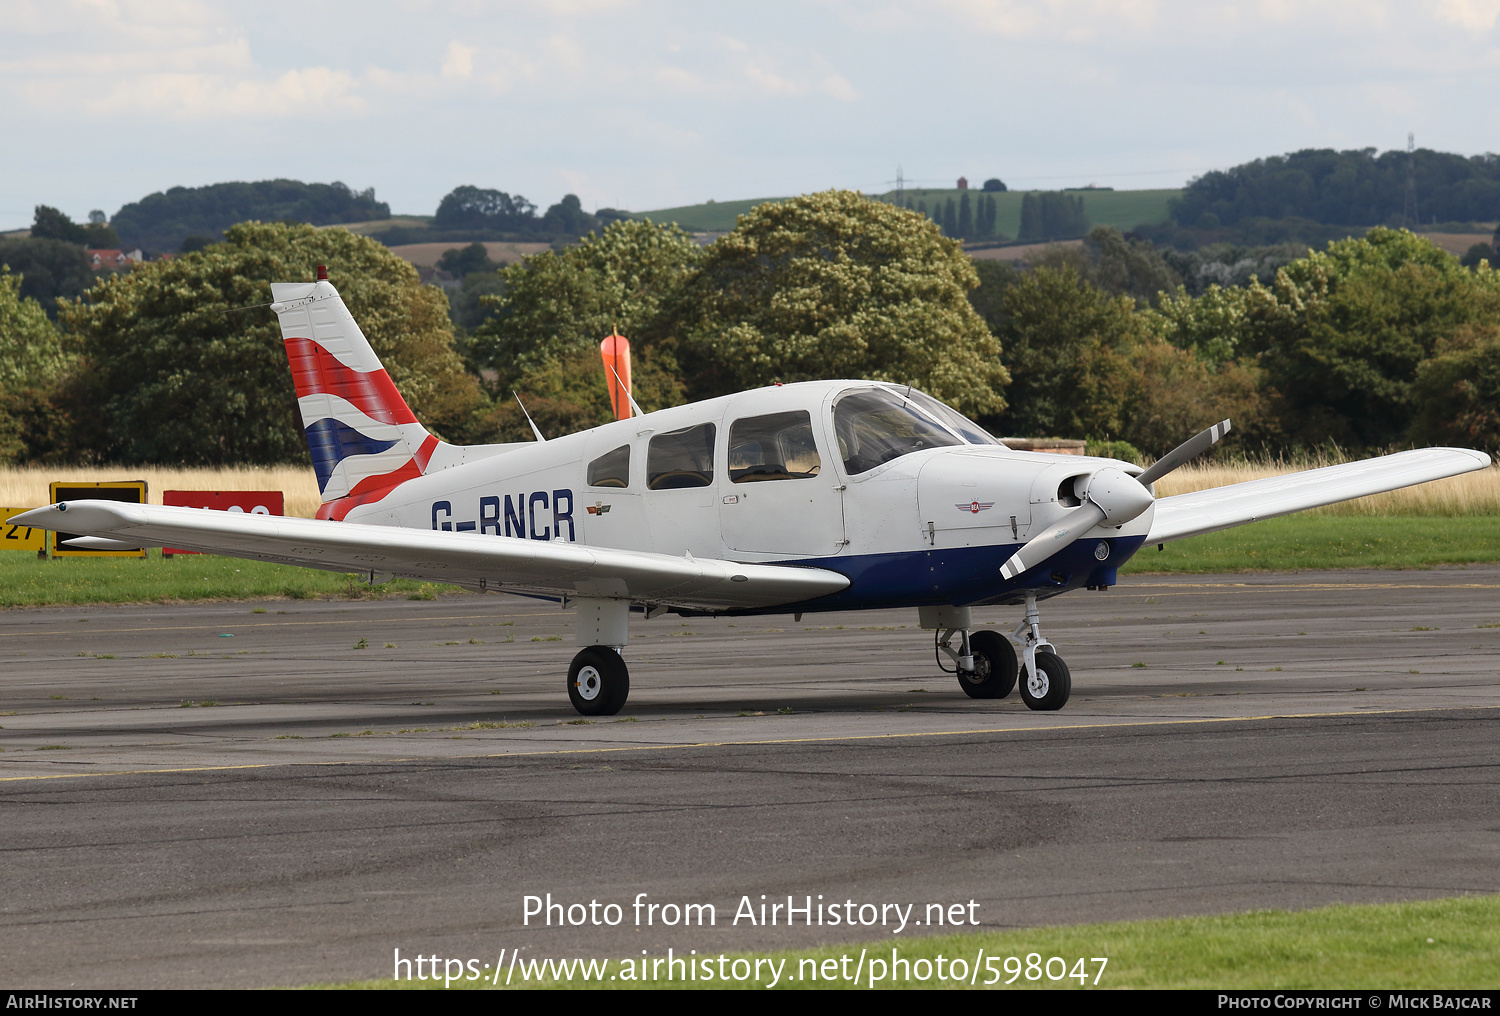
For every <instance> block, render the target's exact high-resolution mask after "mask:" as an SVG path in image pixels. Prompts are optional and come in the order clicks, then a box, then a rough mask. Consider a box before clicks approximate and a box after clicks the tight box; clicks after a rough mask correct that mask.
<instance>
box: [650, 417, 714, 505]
mask: <svg viewBox="0 0 1500 1016" xmlns="http://www.w3.org/2000/svg"><path fill="white" fill-rule="evenodd" d="M715 433H716V430H715V428H714V425H713V424H711V423H702V424H699V425H698V426H696V427H686V428H684V429H682V430H674V431H671V432H669V433H666V434H658V435H656V436H655V437H653V438H652V439H651V445H650V447H649V448H647V450H646V486H647V487H649V488H650V489H651V490H679V489H681V488H683V487H708V486H712V485H713V482H714V434H715Z"/></svg>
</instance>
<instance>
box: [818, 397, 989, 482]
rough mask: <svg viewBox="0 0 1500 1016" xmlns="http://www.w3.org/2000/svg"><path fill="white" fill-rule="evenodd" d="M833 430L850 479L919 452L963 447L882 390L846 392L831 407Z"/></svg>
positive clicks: (961, 442) (957, 440)
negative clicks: (893, 460)
mask: <svg viewBox="0 0 1500 1016" xmlns="http://www.w3.org/2000/svg"><path fill="white" fill-rule="evenodd" d="M833 429H834V432H835V433H836V434H837V435H838V439H839V455H840V456H842V457H843V460H844V468H845V469H847V470H848V471H849V473H850V474H851V475H857V474H859V473H864V472H868V471H869V470H871V469H874V468H875V467H876V466H878V465H881V464H883V463H886V462H889V461H891V460H892V459H899V458H900V457H901V456H903V455H909V454H911V453H912V452H915V451H921V450H922V449H923V448H946V447H951V446H953V445H962V444H963V443H964V442H963V441H961V440H959V439H958V438H956V437H954V436H953V435H952V434H950V433H948V432H947V431H946V430H944V429H943V428H941V427H939V426H938V425H937V424H936V423H933V422H932V421H931V420H929V419H928V418H927V417H926V416H924V415H923V414H921V413H919V412H917V411H916V410H915V409H913V408H912V407H910V406H908V405H907V404H906V401H905V400H904V399H902V398H901V397H900V396H899V395H895V394H893V393H892V392H889V391H887V390H885V389H884V388H876V389H873V390H868V391H856V392H850V393H849V394H848V395H845V396H844V397H843V398H841V399H839V401H838V402H837V403H835V404H834V407H833Z"/></svg>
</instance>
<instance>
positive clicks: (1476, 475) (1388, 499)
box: [0, 460, 1500, 518]
mask: <svg viewBox="0 0 1500 1016" xmlns="http://www.w3.org/2000/svg"><path fill="white" fill-rule="evenodd" d="M1331 461H1332V460H1317V461H1308V462H1295V463H1292V462H1287V463H1229V464H1217V463H1213V462H1210V463H1206V464H1204V465H1193V464H1189V465H1186V466H1183V467H1182V468H1180V469H1178V470H1176V471H1174V472H1172V473H1169V474H1168V475H1167V476H1166V477H1165V478H1164V479H1163V480H1162V481H1161V482H1160V483H1158V484H1157V485H1156V490H1157V494H1158V495H1160V496H1162V497H1169V496H1171V495H1173V494H1183V493H1186V492H1188V491H1192V490H1203V489H1204V488H1206V487H1222V486H1225V485H1226V484H1230V483H1243V482H1245V481H1246V480H1258V479H1261V478H1262V477H1266V476H1278V475H1280V474H1282V473H1289V472H1294V471H1296V470H1299V469H1311V468H1313V467H1315V466H1320V465H1328V464H1329V463H1330V462H1331ZM54 480H56V481H78V480H145V481H146V484H147V491H148V492H149V497H150V500H151V502H152V503H153V504H160V503H161V492H162V491H164V490H280V491H282V492H283V493H284V494H285V495H286V512H287V514H288V515H301V516H303V517H305V518H312V516H313V515H314V514H316V512H317V510H318V504H319V497H318V484H317V480H316V478H315V477H314V476H313V471H312V469H311V468H309V467H306V466H241V467H236V468H229V469H173V468H168V467H162V466H148V467H135V466H100V467H78V468H60V467H50V466H27V467H22V468H9V469H0V505H6V506H9V507H35V506H38V505H44V504H46V503H47V502H48V498H47V484H48V483H49V482H51V481H54ZM1311 514H1318V515H1441V516H1458V515H1500V466H1491V467H1489V468H1488V469H1481V470H1477V471H1475V472H1472V473H1465V474H1464V475H1462V476H1455V477H1452V478H1450V479H1447V480H1439V481H1437V482H1435V483H1424V484H1421V485H1419V486H1416V487H1407V488H1405V489H1403V490H1396V491H1392V492H1390V493H1389V494H1377V495H1375V496H1374V497H1365V498H1360V499H1359V500H1357V501H1346V502H1343V503H1342V504H1335V505H1329V506H1328V507H1327V508H1318V509H1314V511H1313V512H1312V513H1311Z"/></svg>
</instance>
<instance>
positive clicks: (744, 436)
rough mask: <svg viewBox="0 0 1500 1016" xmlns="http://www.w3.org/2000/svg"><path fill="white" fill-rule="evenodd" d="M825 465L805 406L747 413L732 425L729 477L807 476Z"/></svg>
mask: <svg viewBox="0 0 1500 1016" xmlns="http://www.w3.org/2000/svg"><path fill="white" fill-rule="evenodd" d="M822 468H823V461H822V459H820V458H819V457H818V446H817V445H816V444H815V443H814V442H813V429H812V415H811V414H809V413H808V412H807V411H806V410H799V411H797V412H792V413H772V414H770V415H769V416H748V417H746V418H745V419H743V420H736V421H734V425H733V426H732V427H730V428H729V479H730V480H731V481H732V482H734V483H758V482H760V481H762V480H806V479H809V478H811V477H814V476H817V475H818V472H819V470H821V469H822Z"/></svg>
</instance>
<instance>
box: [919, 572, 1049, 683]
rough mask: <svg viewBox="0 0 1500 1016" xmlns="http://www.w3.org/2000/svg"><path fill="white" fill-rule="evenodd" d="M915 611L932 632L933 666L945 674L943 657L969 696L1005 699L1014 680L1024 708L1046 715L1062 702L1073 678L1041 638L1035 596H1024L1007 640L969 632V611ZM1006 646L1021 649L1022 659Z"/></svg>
mask: <svg viewBox="0 0 1500 1016" xmlns="http://www.w3.org/2000/svg"><path fill="white" fill-rule="evenodd" d="M919 613H920V616H921V625H922V627H923V628H931V629H933V641H934V645H935V647H936V652H937V654H938V666H939V667H942V669H944V670H947V668H946V667H943V656H947V657H948V659H950V660H952V661H953V666H954V671H956V672H957V674H958V686H959V687H960V688H962V689H963V690H964V694H966V695H968V696H969V697H970V698H976V699H1001V698H1004V697H1005V696H1007V695H1009V694H1010V692H1011V689H1012V688H1014V687H1015V686H1016V678H1017V677H1018V676H1019V677H1020V679H1021V700H1022V701H1023V702H1025V703H1026V705H1027V707H1028V708H1031V709H1038V710H1044V711H1045V710H1053V709H1061V708H1062V707H1063V706H1064V705H1065V704H1067V701H1068V696H1069V695H1070V694H1072V691H1073V677H1072V674H1071V673H1070V672H1069V671H1068V665H1067V664H1066V663H1064V662H1063V661H1062V659H1061V658H1059V657H1058V655H1057V653H1056V652H1055V651H1054V650H1053V646H1052V643H1050V642H1048V641H1047V639H1046V638H1045V637H1044V636H1043V635H1042V624H1041V615H1040V614H1039V613H1038V612H1037V609H1036V594H1035V593H1027V594H1026V616H1025V617H1024V618H1023V619H1022V621H1021V623H1020V624H1019V625H1017V627H1016V630H1015V631H1014V632H1013V633H1012V634H1011V635H1010V637H1009V638H1007V637H1006V636H1004V635H1001V634H1000V633H999V632H993V631H973V630H972V629H973V626H974V624H973V619H972V616H971V612H970V610H969V608H968V607H922V608H920V609H919ZM955 638H957V640H958V641H957V643H956V644H955V642H954V639H955ZM1011 643H1015V644H1016V645H1017V646H1020V647H1021V651H1022V658H1021V660H1019V661H1018V660H1017V658H1016V651H1015V649H1014V648H1012V646H1011ZM950 673H951V672H950Z"/></svg>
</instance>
